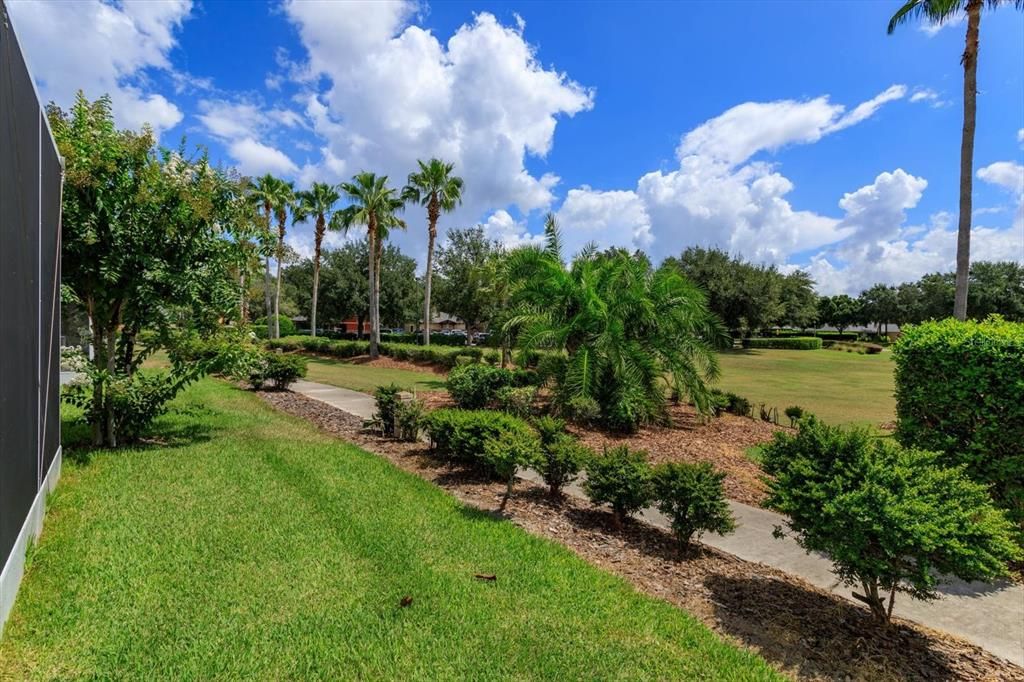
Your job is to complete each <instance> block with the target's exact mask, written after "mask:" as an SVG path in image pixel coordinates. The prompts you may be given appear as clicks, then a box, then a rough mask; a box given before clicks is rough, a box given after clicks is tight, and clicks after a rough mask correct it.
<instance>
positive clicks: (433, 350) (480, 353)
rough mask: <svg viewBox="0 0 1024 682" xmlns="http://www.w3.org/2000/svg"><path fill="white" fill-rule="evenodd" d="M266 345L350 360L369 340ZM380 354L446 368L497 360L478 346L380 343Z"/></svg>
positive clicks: (288, 340) (286, 340)
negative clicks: (464, 359) (463, 361)
mask: <svg viewBox="0 0 1024 682" xmlns="http://www.w3.org/2000/svg"><path fill="white" fill-rule="evenodd" d="M267 346H268V347H270V348H280V349H282V350H300V351H305V352H307V353H317V354H319V355H328V356H332V357H336V358H353V357H356V356H359V355H366V354H367V353H369V351H370V343H369V341H348V340H336V339H329V338H325V337H322V336H317V337H309V336H287V337H282V338H280V339H271V340H269V341H267ZM380 353H381V355H386V356H388V357H391V358H394V359H395V360H407V361H409V362H424V363H430V364H432V365H439V366H441V367H444V368H447V369H450V368H452V367H455V366H456V365H457V364H458V357H459V356H465V357H468V358H471V359H472V360H473V361H477V360H480V359H482V358H484V357H485V356H486V357H490V358H492V359H497V358H498V357H499V354H498V351H497V350H494V349H492V348H487V349H484V348H480V347H479V346H448V347H435V346H419V345H415V344H407V343H381V344H380Z"/></svg>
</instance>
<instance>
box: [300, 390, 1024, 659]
mask: <svg viewBox="0 0 1024 682" xmlns="http://www.w3.org/2000/svg"><path fill="white" fill-rule="evenodd" d="M292 390H293V391H295V392H296V393H301V394H303V395H305V396H307V397H310V398H314V399H316V400H319V401H321V402H324V403H327V404H328V405H331V406H332V407H336V408H338V409H339V410H343V411H345V412H348V413H349V414H354V415H356V416H359V417H363V418H364V419H368V418H370V417H371V416H372V415H373V412H374V401H373V398H372V397H371V396H368V395H366V394H365V393H359V392H358V391H352V390H349V389H347V388H337V387H335V386H328V385H326V384H318V383H315V382H312V381H298V382H296V383H295V385H294V386H293V387H292ZM520 478H523V479H526V480H530V481H535V482H540V481H541V478H540V475H539V474H537V473H536V472H534V471H524V472H522V473H521V474H520ZM567 492H569V493H570V494H573V495H576V496H578V497H584V495H583V491H582V490H581V489H580V488H579V486H578V485H572V486H570V487H569V488H568V489H567ZM729 505H730V507H732V513H733V515H734V516H735V517H736V532H735V533H732V534H730V535H726V536H724V537H722V536H718V535H705V536H704V537H703V538H702V539H701V542H703V543H704V544H706V545H708V546H710V547H715V548H717V549H720V550H722V551H723V552H728V553H730V554H732V555H734V556H737V557H739V558H741V559H745V560H747V561H753V562H757V563H761V564H765V565H767V566H771V567H773V568H777V569H779V570H781V571H785V572H786V573H789V574H791V575H795V576H799V577H800V578H803V579H804V580H806V581H807V582H809V583H811V584H812V585H815V586H817V587H820V588H823V589H826V590H828V591H830V592H833V593H835V594H837V595H839V596H842V597H844V598H846V599H849V600H850V601H854V600H853V598H852V597H851V596H850V592H851V588H849V587H846V586H844V585H842V584H841V583H839V581H838V579H837V578H836V576H835V574H834V573H833V572H832V564H831V562H830V561H829V560H828V559H826V558H824V557H823V556H820V555H817V554H808V553H807V552H805V551H804V550H803V548H801V547H800V546H799V545H798V544H797V543H796V541H795V540H793V539H792V538H776V537H774V536H773V535H772V531H773V530H774V528H775V527H776V526H780V525H784V523H785V517H784V516H782V515H780V514H776V513H775V512H771V511H768V510H766V509H759V508H757V507H751V506H750V505H746V504H740V503H739V502H733V501H731V500H730V502H729ZM641 516H642V518H643V519H644V520H645V521H647V522H648V523H650V524H652V525H654V526H659V527H661V528H668V527H669V523H668V520H667V519H666V518H665V517H664V516H663V515H662V514H661V513H660V512H658V510H657V509H654V508H648V509H645V510H644V511H643V512H642V513H641ZM940 592H941V593H942V595H943V596H942V597H941V598H940V599H938V600H937V601H934V602H921V601H916V600H912V599H910V598H909V597H908V596H906V595H900V597H899V598H897V600H896V608H895V609H894V611H895V613H896V615H898V616H900V617H902V618H906V619H907V620H912V621H915V622H918V623H921V624H922V625H926V626H928V627H930V628H934V629H936V630H942V631H944V632H949V633H951V634H954V635H957V636H958V637H962V638H964V639H966V640H968V641H970V642H973V643H974V644H977V645H978V646H980V647H983V648H985V649H987V650H988V651H991V652H992V653H994V654H996V655H998V656H1002V657H1003V658H1005V659H1007V660H1009V661H1012V662H1014V663H1016V664H1018V665H1024V585H1015V584H1013V583H1010V582H1006V581H1004V582H1000V583H996V584H993V585H989V584H985V583H965V582H963V581H954V582H952V583H948V584H945V585H943V586H942V587H941V589H940ZM855 603H858V604H859V603H860V602H855Z"/></svg>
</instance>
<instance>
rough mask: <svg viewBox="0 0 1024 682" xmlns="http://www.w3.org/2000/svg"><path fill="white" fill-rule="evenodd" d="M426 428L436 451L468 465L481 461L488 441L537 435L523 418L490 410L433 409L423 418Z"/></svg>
mask: <svg viewBox="0 0 1024 682" xmlns="http://www.w3.org/2000/svg"><path fill="white" fill-rule="evenodd" d="M424 428H425V429H426V431H427V435H429V436H430V442H431V445H432V446H433V448H434V451H435V452H436V453H437V454H439V455H440V456H442V457H446V458H448V459H452V460H455V461H458V462H463V463H467V464H473V463H476V462H478V461H479V459H480V456H481V454H482V453H483V451H484V445H485V444H486V443H487V441H488V440H498V441H500V440H503V439H511V438H512V437H513V436H514V435H526V436H529V435H533V434H534V431H533V429H532V428H531V427H530V425H529V424H527V423H526V422H525V421H523V420H522V419H519V418H518V417H513V416H512V415H509V414H505V413H503V412H493V411H491V410H457V409H440V410H434V411H433V412H431V413H430V414H428V415H427V417H426V419H425V420H424Z"/></svg>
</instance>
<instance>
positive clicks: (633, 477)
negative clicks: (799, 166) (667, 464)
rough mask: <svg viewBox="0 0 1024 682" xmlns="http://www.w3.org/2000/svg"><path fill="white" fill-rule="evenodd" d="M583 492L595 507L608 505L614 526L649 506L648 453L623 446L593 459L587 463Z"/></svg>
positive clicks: (649, 478) (649, 467)
mask: <svg viewBox="0 0 1024 682" xmlns="http://www.w3.org/2000/svg"><path fill="white" fill-rule="evenodd" d="M583 490H584V492H586V493H587V497H589V498H590V501H591V502H593V503H594V504H607V505H609V506H611V508H612V512H614V514H615V516H614V520H615V526H616V527H621V526H622V522H623V521H625V520H626V518H627V517H628V516H631V515H632V514H635V513H636V512H638V511H640V510H641V509H643V508H644V507H646V506H647V505H648V504H650V502H651V493H652V491H651V465H650V464H648V463H647V453H645V452H644V451H643V450H630V449H629V448H628V447H626V446H625V445H620V446H618V447H615V448H612V449H610V450H606V451H605V452H604V453H603V454H601V455H595V456H594V457H593V458H591V460H590V461H589V462H588V463H587V480H586V481H584V482H583Z"/></svg>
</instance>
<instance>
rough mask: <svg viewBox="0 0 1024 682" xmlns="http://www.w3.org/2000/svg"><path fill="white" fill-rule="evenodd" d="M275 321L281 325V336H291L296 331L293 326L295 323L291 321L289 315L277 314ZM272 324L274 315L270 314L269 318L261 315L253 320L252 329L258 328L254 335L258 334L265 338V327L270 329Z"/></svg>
mask: <svg viewBox="0 0 1024 682" xmlns="http://www.w3.org/2000/svg"><path fill="white" fill-rule="evenodd" d="M277 322H278V324H279V325H281V336H282V337H285V336H293V335H294V334H295V332H296V331H297V330H296V327H295V323H294V322H292V320H291V318H290V317H285V316H284V315H278V316H277ZM273 326H274V317H273V315H271V316H270V317H269V318H267V317H261V318H260V319H258V320H255V321H253V329H254V330H256V329H258V330H259V331H257V332H256V335H257V336H260V338H266V337H267V329H268V328H271V329H272V328H273Z"/></svg>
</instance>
